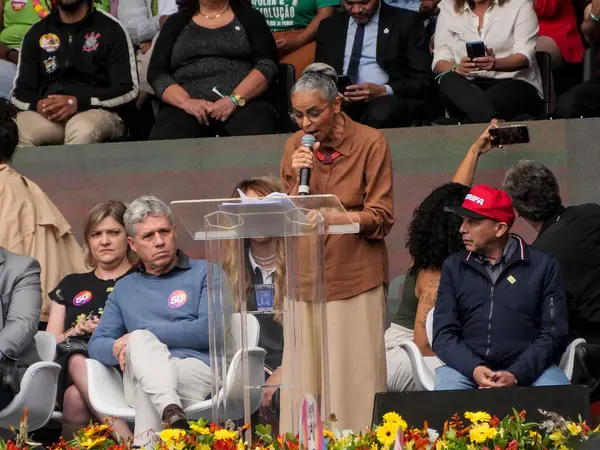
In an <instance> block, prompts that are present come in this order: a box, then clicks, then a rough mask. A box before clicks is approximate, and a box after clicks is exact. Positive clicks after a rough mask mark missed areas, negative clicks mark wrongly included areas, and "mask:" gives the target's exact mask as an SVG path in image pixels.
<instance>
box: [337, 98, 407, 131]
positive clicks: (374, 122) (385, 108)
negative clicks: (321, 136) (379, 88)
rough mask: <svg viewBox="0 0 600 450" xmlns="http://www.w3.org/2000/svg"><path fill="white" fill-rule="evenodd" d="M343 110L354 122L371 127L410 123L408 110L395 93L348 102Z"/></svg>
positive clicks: (398, 125)
mask: <svg viewBox="0 0 600 450" xmlns="http://www.w3.org/2000/svg"><path fill="white" fill-rule="evenodd" d="M344 112H345V113H346V114H348V116H350V118H351V119H352V120H354V121H355V122H359V123H362V124H363V125H367V126H369V127H372V128H396V127H406V126H408V125H410V110H409V108H408V106H407V105H406V103H405V102H404V101H403V100H402V99H401V98H398V97H396V96H395V95H386V96H384V97H378V98H376V99H375V100H373V101H371V102H360V103H348V104H345V105H344Z"/></svg>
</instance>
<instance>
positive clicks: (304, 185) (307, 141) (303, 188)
mask: <svg viewBox="0 0 600 450" xmlns="http://www.w3.org/2000/svg"><path fill="white" fill-rule="evenodd" d="M315 142H317V140H316V139H315V137H314V136H313V135H311V134H305V135H304V136H302V140H301V141H300V143H301V144H302V147H306V148H307V149H309V150H310V151H312V148H313V145H315ZM309 182H310V169H308V168H304V169H301V170H300V186H299V187H298V194H300V195H308V191H309V188H308V184H309Z"/></svg>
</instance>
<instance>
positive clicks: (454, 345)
mask: <svg viewBox="0 0 600 450" xmlns="http://www.w3.org/2000/svg"><path fill="white" fill-rule="evenodd" d="M513 236H514V235H513ZM514 237H515V238H516V239H517V240H518V242H519V246H518V247H517V249H516V250H515V251H514V253H513V254H512V256H511V257H510V258H509V260H508V261H507V264H506V267H505V268H504V270H503V271H502V273H501V274H500V276H499V277H498V280H497V281H496V283H492V280H491V278H490V277H489V275H488V273H487V272H486V270H485V268H484V267H483V265H481V264H480V263H478V262H477V261H475V258H474V256H475V255H473V254H472V253H470V252H464V251H463V252H459V253H455V254H453V255H451V256H450V257H448V259H446V261H445V262H444V265H443V268H442V277H441V280H440V287H439V290H438V298H437V302H436V306H435V311H434V319H433V351H434V352H435V353H436V355H437V356H438V357H439V358H440V359H441V360H442V361H443V362H444V363H445V364H447V365H448V366H450V367H451V368H453V369H455V370H457V371H459V372H460V373H462V374H463V375H464V376H466V377H467V378H469V379H471V380H472V379H473V371H474V370H475V368H476V367H477V366H479V365H485V366H488V367H490V368H491V369H492V370H495V371H498V370H506V371H508V372H510V373H512V374H513V375H514V376H515V377H516V379H517V382H518V384H519V385H520V386H529V385H531V384H532V383H533V382H534V381H535V380H536V379H537V378H538V377H539V376H540V375H541V374H542V372H543V371H544V370H546V369H547V368H548V367H549V366H551V365H552V364H555V363H557V362H558V361H559V360H560V357H561V355H562V354H563V352H564V351H565V348H566V345H567V341H568V319H567V307H566V299H565V293H564V289H563V283H562V279H561V274H560V269H559V266H558V262H557V261H556V259H555V258H554V257H552V256H550V255H547V254H546V253H543V252H540V251H538V250H536V249H534V248H531V247H529V246H528V245H526V244H525V243H524V242H523V240H522V239H521V238H519V237H518V236H514Z"/></svg>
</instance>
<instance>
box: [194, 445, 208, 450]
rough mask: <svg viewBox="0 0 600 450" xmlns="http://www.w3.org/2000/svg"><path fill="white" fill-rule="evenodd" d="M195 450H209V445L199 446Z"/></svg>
mask: <svg viewBox="0 0 600 450" xmlns="http://www.w3.org/2000/svg"><path fill="white" fill-rule="evenodd" d="M196 450H210V445H208V444H199V445H198V446H197V447H196Z"/></svg>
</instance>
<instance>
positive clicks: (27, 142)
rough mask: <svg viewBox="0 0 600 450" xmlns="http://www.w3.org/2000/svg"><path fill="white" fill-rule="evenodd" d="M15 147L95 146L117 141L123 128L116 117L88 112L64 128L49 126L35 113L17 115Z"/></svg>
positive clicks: (79, 115) (43, 118) (79, 114)
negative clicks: (16, 144)
mask: <svg viewBox="0 0 600 450" xmlns="http://www.w3.org/2000/svg"><path fill="white" fill-rule="evenodd" d="M17 126H18V127H19V147H37V146H39V145H51V144H57V145H59V144H63V143H64V144H67V145H76V144H95V143H97V142H103V141H107V140H113V139H117V138H120V137H121V136H123V133H124V128H125V127H124V125H123V121H122V120H121V118H120V117H119V116H118V114H116V113H114V112H110V111H106V110H104V109H90V110H88V111H84V112H81V113H78V114H75V115H74V116H73V117H71V118H70V119H69V120H68V121H67V122H66V123H65V124H62V123H57V122H51V121H49V120H48V119H46V118H45V117H43V116H42V115H40V114H38V113H37V112H35V111H22V112H20V113H18V114H17Z"/></svg>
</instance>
